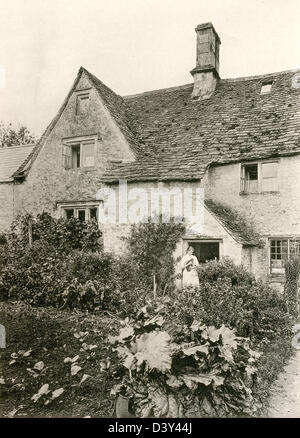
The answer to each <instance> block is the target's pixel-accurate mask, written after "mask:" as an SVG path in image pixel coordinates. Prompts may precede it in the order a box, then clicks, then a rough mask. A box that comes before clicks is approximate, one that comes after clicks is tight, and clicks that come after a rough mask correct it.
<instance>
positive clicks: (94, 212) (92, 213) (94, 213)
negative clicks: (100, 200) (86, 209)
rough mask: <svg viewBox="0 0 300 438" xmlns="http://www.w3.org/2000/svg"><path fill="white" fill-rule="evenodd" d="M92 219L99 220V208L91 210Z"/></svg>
mask: <svg viewBox="0 0 300 438" xmlns="http://www.w3.org/2000/svg"><path fill="white" fill-rule="evenodd" d="M90 219H96V220H97V208H90Z"/></svg>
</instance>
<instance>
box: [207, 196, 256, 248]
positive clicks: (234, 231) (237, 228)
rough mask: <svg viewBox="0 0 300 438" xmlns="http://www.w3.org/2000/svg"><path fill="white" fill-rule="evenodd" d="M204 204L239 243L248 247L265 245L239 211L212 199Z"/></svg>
mask: <svg viewBox="0 0 300 438" xmlns="http://www.w3.org/2000/svg"><path fill="white" fill-rule="evenodd" d="M204 203H205V206H206V207H207V208H208V210H209V211H210V212H211V213H212V214H213V215H214V216H215V217H216V218H217V219H218V220H219V222H221V224H222V225H223V227H224V228H225V229H226V230H227V231H228V232H229V234H231V235H232V237H233V238H234V239H235V240H236V241H237V242H239V243H241V244H242V245H248V246H253V245H254V246H262V245H263V242H262V240H261V239H260V236H259V234H258V233H257V232H256V230H255V229H254V227H252V226H251V225H250V224H249V222H248V221H247V220H246V219H245V218H244V217H242V216H241V214H240V213H239V212H238V211H237V210H235V209H233V208H231V207H229V206H228V205H225V204H222V203H220V202H215V201H213V200H212V199H206V200H205V201H204Z"/></svg>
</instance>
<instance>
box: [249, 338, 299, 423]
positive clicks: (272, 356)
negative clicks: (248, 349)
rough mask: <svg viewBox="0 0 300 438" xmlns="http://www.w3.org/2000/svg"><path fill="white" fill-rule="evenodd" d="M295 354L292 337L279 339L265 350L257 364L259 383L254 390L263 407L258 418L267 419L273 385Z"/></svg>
mask: <svg viewBox="0 0 300 438" xmlns="http://www.w3.org/2000/svg"><path fill="white" fill-rule="evenodd" d="M293 354H295V350H294V349H293V347H292V345H291V337H284V338H279V339H277V340H276V341H274V342H273V343H271V344H269V345H268V346H267V347H266V348H265V349H264V352H263V355H262V356H261V358H260V359H259V361H258V364H257V367H258V381H257V383H256V385H255V386H254V388H253V394H254V396H255V398H256V400H258V402H259V403H260V405H261V408H260V409H259V410H258V412H257V416H261V417H265V416H266V415H267V409H268V402H269V397H270V391H271V388H272V384H273V383H274V382H275V380H276V379H277V377H278V375H279V373H281V372H282V371H283V368H284V367H285V365H286V364H287V363H288V361H289V359H290V358H291V357H292V356H293Z"/></svg>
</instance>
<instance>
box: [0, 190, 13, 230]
mask: <svg viewBox="0 0 300 438" xmlns="http://www.w3.org/2000/svg"><path fill="white" fill-rule="evenodd" d="M13 194H14V185H13V183H0V206H1V208H0V232H2V231H6V230H8V229H9V227H10V224H11V222H12V220H13V216H14V212H13V210H14V208H13V207H14V195H13Z"/></svg>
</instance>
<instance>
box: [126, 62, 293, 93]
mask: <svg viewBox="0 0 300 438" xmlns="http://www.w3.org/2000/svg"><path fill="white" fill-rule="evenodd" d="M298 72H299V73H300V67H298V68H293V69H290V70H283V71H277V72H273V73H263V74H260V75H253V76H240V77H237V78H221V79H220V81H219V82H221V83H222V82H242V81H249V80H252V79H253V80H255V79H264V78H272V77H274V76H280V75H283V74H286V73H298ZM192 86H193V83H189V84H183V85H174V86H172V87H165V88H157V89H154V90H148V91H141V92H140V93H134V94H126V95H125V96H121V97H122V98H123V99H125V100H127V99H131V98H135V97H140V96H147V95H150V94H154V93H162V92H169V91H170V92H172V91H176V90H181V89H185V88H189V87H192Z"/></svg>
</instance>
